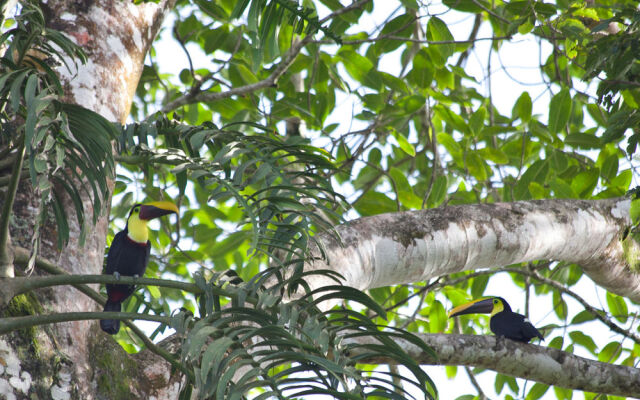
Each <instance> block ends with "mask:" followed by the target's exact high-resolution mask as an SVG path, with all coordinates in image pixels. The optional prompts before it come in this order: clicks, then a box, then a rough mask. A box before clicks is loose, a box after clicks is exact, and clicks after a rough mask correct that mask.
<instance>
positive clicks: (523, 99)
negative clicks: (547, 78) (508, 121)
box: [511, 92, 532, 123]
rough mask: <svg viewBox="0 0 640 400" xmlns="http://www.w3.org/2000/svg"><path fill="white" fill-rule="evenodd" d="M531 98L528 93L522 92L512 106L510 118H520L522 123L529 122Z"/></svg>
mask: <svg viewBox="0 0 640 400" xmlns="http://www.w3.org/2000/svg"><path fill="white" fill-rule="evenodd" d="M531 108H532V104H531V96H529V92H522V94H521V95H520V97H518V100H516V103H515V104H514V105H513V110H511V118H513V119H516V118H520V119H521V120H522V122H524V123H527V122H529V120H531Z"/></svg>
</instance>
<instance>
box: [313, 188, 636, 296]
mask: <svg viewBox="0 0 640 400" xmlns="http://www.w3.org/2000/svg"><path fill="white" fill-rule="evenodd" d="M629 206H630V200H629V199H627V198H616V199H610V200H594V201H587V200H540V201H521V202H514V203H497V204H475V205H465V206H452V207H442V208H437V209H429V210H418V211H408V212H400V213H390V214H381V215H376V216H372V217H366V218H360V219H357V220H354V221H351V222H349V223H346V224H344V225H341V226H338V227H336V231H337V233H338V234H339V235H340V237H341V238H342V242H343V243H338V242H337V241H336V240H334V239H332V238H331V237H330V236H329V235H324V236H322V240H323V243H324V250H325V252H326V254H327V260H326V261H322V260H316V261H314V262H313V263H311V267H312V268H318V269H332V270H334V271H337V272H339V273H340V274H342V275H343V276H344V277H345V281H344V284H345V285H349V286H353V287H356V288H359V289H362V290H366V289H371V288H376V287H381V286H390V285H397V284H402V283H409V282H419V281H425V280H428V279H431V278H434V277H437V276H441V275H445V274H450V273H454V272H460V271H465V270H475V269H480V268H496V267H502V266H504V265H510V264H515V263H520V262H528V261H534V260H542V259H543V260H558V261H566V262H570V263H576V264H579V265H581V266H582V267H583V268H584V271H585V272H586V273H587V275H589V277H591V279H593V280H594V281H595V282H596V283H597V284H598V285H600V286H602V287H604V288H606V289H608V290H610V291H612V292H614V293H617V294H619V295H621V296H625V297H628V298H630V299H632V300H634V301H640V277H639V276H638V274H637V273H636V272H634V271H633V269H632V268H630V266H629V260H627V256H626V255H625V254H634V251H628V250H627V252H626V253H625V249H623V245H622V241H621V239H622V237H623V235H624V232H625V230H626V229H627V228H628V227H629V226H630V225H631V220H630V218H629ZM627 246H631V247H635V248H637V243H635V242H631V243H629V244H627ZM635 254H637V253H635ZM631 261H637V260H631ZM325 284H327V283H326V282H324V281H322V280H321V279H318V280H317V281H315V282H312V285H313V286H316V287H319V286H321V285H325Z"/></svg>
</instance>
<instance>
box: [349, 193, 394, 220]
mask: <svg viewBox="0 0 640 400" xmlns="http://www.w3.org/2000/svg"><path fill="white" fill-rule="evenodd" d="M353 207H354V208H355V209H356V211H357V212H358V213H359V214H360V215H361V216H363V217H365V216H368V215H376V214H382V213H386V212H392V211H397V209H398V207H397V205H396V202H395V201H393V200H391V199H390V198H389V197H388V196H387V195H385V194H382V193H378V192H373V191H369V192H367V193H365V194H364V195H363V196H362V197H360V199H359V200H358V201H357V202H355V204H354V205H353Z"/></svg>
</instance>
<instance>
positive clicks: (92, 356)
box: [0, 0, 179, 399]
mask: <svg viewBox="0 0 640 400" xmlns="http://www.w3.org/2000/svg"><path fill="white" fill-rule="evenodd" d="M174 3H175V0H166V1H161V2H159V3H158V4H154V3H145V4H141V5H133V4H132V3H131V2H122V1H117V0H113V1H111V0H109V1H106V0H105V1H85V2H78V1H75V0H65V1H62V0H61V1H55V2H48V4H43V5H42V7H43V12H44V14H45V18H46V21H47V24H48V25H49V26H50V27H51V28H54V29H56V30H59V31H62V32H64V34H66V35H67V36H68V37H70V38H72V40H74V41H75V42H76V43H77V44H78V45H80V46H81V47H82V48H83V49H84V51H85V52H86V54H87V56H88V59H89V62H88V63H86V64H85V65H81V66H80V67H79V69H78V70H77V71H68V70H67V69H66V67H64V66H61V67H59V68H58V70H57V72H58V74H59V76H60V78H61V82H62V84H63V87H64V90H65V97H66V99H65V100H66V101H67V102H69V103H75V104H80V105H82V106H84V107H86V108H89V109H91V110H93V111H95V112H98V113H99V114H101V115H102V116H103V117H105V118H107V119H108V120H110V121H113V122H124V121H125V119H126V117H127V115H128V114H129V109H130V106H131V102H132V99H133V95H134V93H135V89H136V86H137V84H138V80H139V78H140V75H141V73H142V68H143V64H144V57H145V55H146V54H147V51H148V50H149V48H150V46H151V42H152V40H153V38H154V37H155V35H156V33H157V32H158V30H159V27H160V25H161V23H162V21H163V19H164V17H165V15H166V13H167V12H168V11H169V10H170V9H171V7H173V5H174ZM11 11H12V10H8V12H11ZM116 44H117V45H116ZM70 65H73V63H70ZM111 182H112V183H113V179H112V180H111ZM105 200H106V201H104V202H103V203H102V204H105V205H107V206H108V204H109V203H110V199H105ZM83 201H84V203H85V211H86V213H87V215H90V214H91V213H92V211H93V209H92V201H91V199H90V198H88V197H85V198H84V199H83ZM37 204H38V199H37V198H36V194H35V192H34V190H33V189H32V187H31V182H30V181H29V180H23V181H22V182H21V183H20V185H19V188H18V193H17V195H16V199H15V204H14V207H13V217H12V219H11V226H10V235H11V240H12V244H13V245H14V246H21V247H24V248H30V247H31V243H30V238H31V237H32V233H33V226H34V225H35V216H36V213H37V208H38V207H37ZM100 212H101V215H102V216H101V217H100V219H99V220H98V221H97V223H96V224H95V226H93V227H92V228H91V229H89V230H88V234H87V236H86V242H85V244H84V245H83V246H81V245H80V243H79V237H80V231H81V229H80V228H81V227H80V226H79V225H78V223H77V221H75V218H73V217H70V218H69V231H70V232H69V237H70V240H69V243H68V244H67V245H66V246H65V247H64V248H63V249H61V250H60V249H58V248H57V239H56V237H57V231H56V226H55V223H53V222H51V223H47V224H46V226H44V227H43V228H42V229H41V238H42V244H41V246H40V252H39V253H40V254H39V255H40V256H41V257H44V258H46V259H48V260H52V261H54V262H55V263H57V264H58V265H59V266H61V267H63V268H64V269H65V270H66V271H67V272H69V273H72V274H99V273H101V271H102V265H103V258H104V248H105V240H106V234H107V228H108V210H107V209H102V210H100ZM66 213H67V215H69V216H74V215H75V211H74V208H73V204H71V201H70V200H69V201H68V204H66ZM18 273H20V271H18ZM35 273H38V271H36V272H35ZM96 289H97V287H96ZM97 309H98V305H97V304H96V303H95V302H94V301H93V300H91V299H89V298H88V297H86V296H84V295H82V294H81V293H80V292H78V291H77V290H76V289H74V288H72V287H68V286H65V287H59V288H53V289H47V290H40V291H38V292H37V293H35V294H30V295H22V296H18V297H16V298H14V300H12V302H11V303H10V304H9V305H8V307H6V308H5V309H3V310H2V315H3V316H16V315H31V314H36V313H41V312H43V313H57V312H72V311H91V310H97ZM150 357H151V359H150ZM153 357H154V356H153V355H149V354H145V353H144V352H143V353H142V354H139V355H136V356H135V357H131V356H129V355H127V354H126V353H125V352H124V351H123V350H122V348H121V347H120V346H118V345H117V344H116V343H115V342H114V341H113V340H112V338H110V337H108V336H107V335H105V334H103V333H102V331H100V329H99V328H98V327H97V323H96V322H95V321H77V322H66V323H59V324H55V325H50V326H46V327H44V328H38V329H29V330H22V331H17V332H13V333H11V334H8V335H4V336H2V337H0V398H7V399H14V398H18V399H19V398H41V399H45V398H53V399H70V398H76V399H93V398H104V399H131V398H149V397H150V396H152V395H153V396H156V397H159V398H172V397H174V394H175V393H176V390H177V388H178V386H179V385H170V383H171V382H170V371H169V369H168V368H169V366H168V364H166V363H164V362H157V361H158V360H155V362H154V361H153ZM145 365H148V366H150V368H148V369H145V368H144V366H145ZM166 390H170V392H166Z"/></svg>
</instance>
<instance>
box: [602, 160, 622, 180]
mask: <svg viewBox="0 0 640 400" xmlns="http://www.w3.org/2000/svg"><path fill="white" fill-rule="evenodd" d="M617 173H618V155H616V154H612V155H610V156H609V157H607V158H606V159H605V160H604V162H603V163H602V169H601V170H600V175H601V176H602V177H603V178H604V179H606V180H609V181H611V180H612V179H613V178H614V177H615V176H616V174H617Z"/></svg>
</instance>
